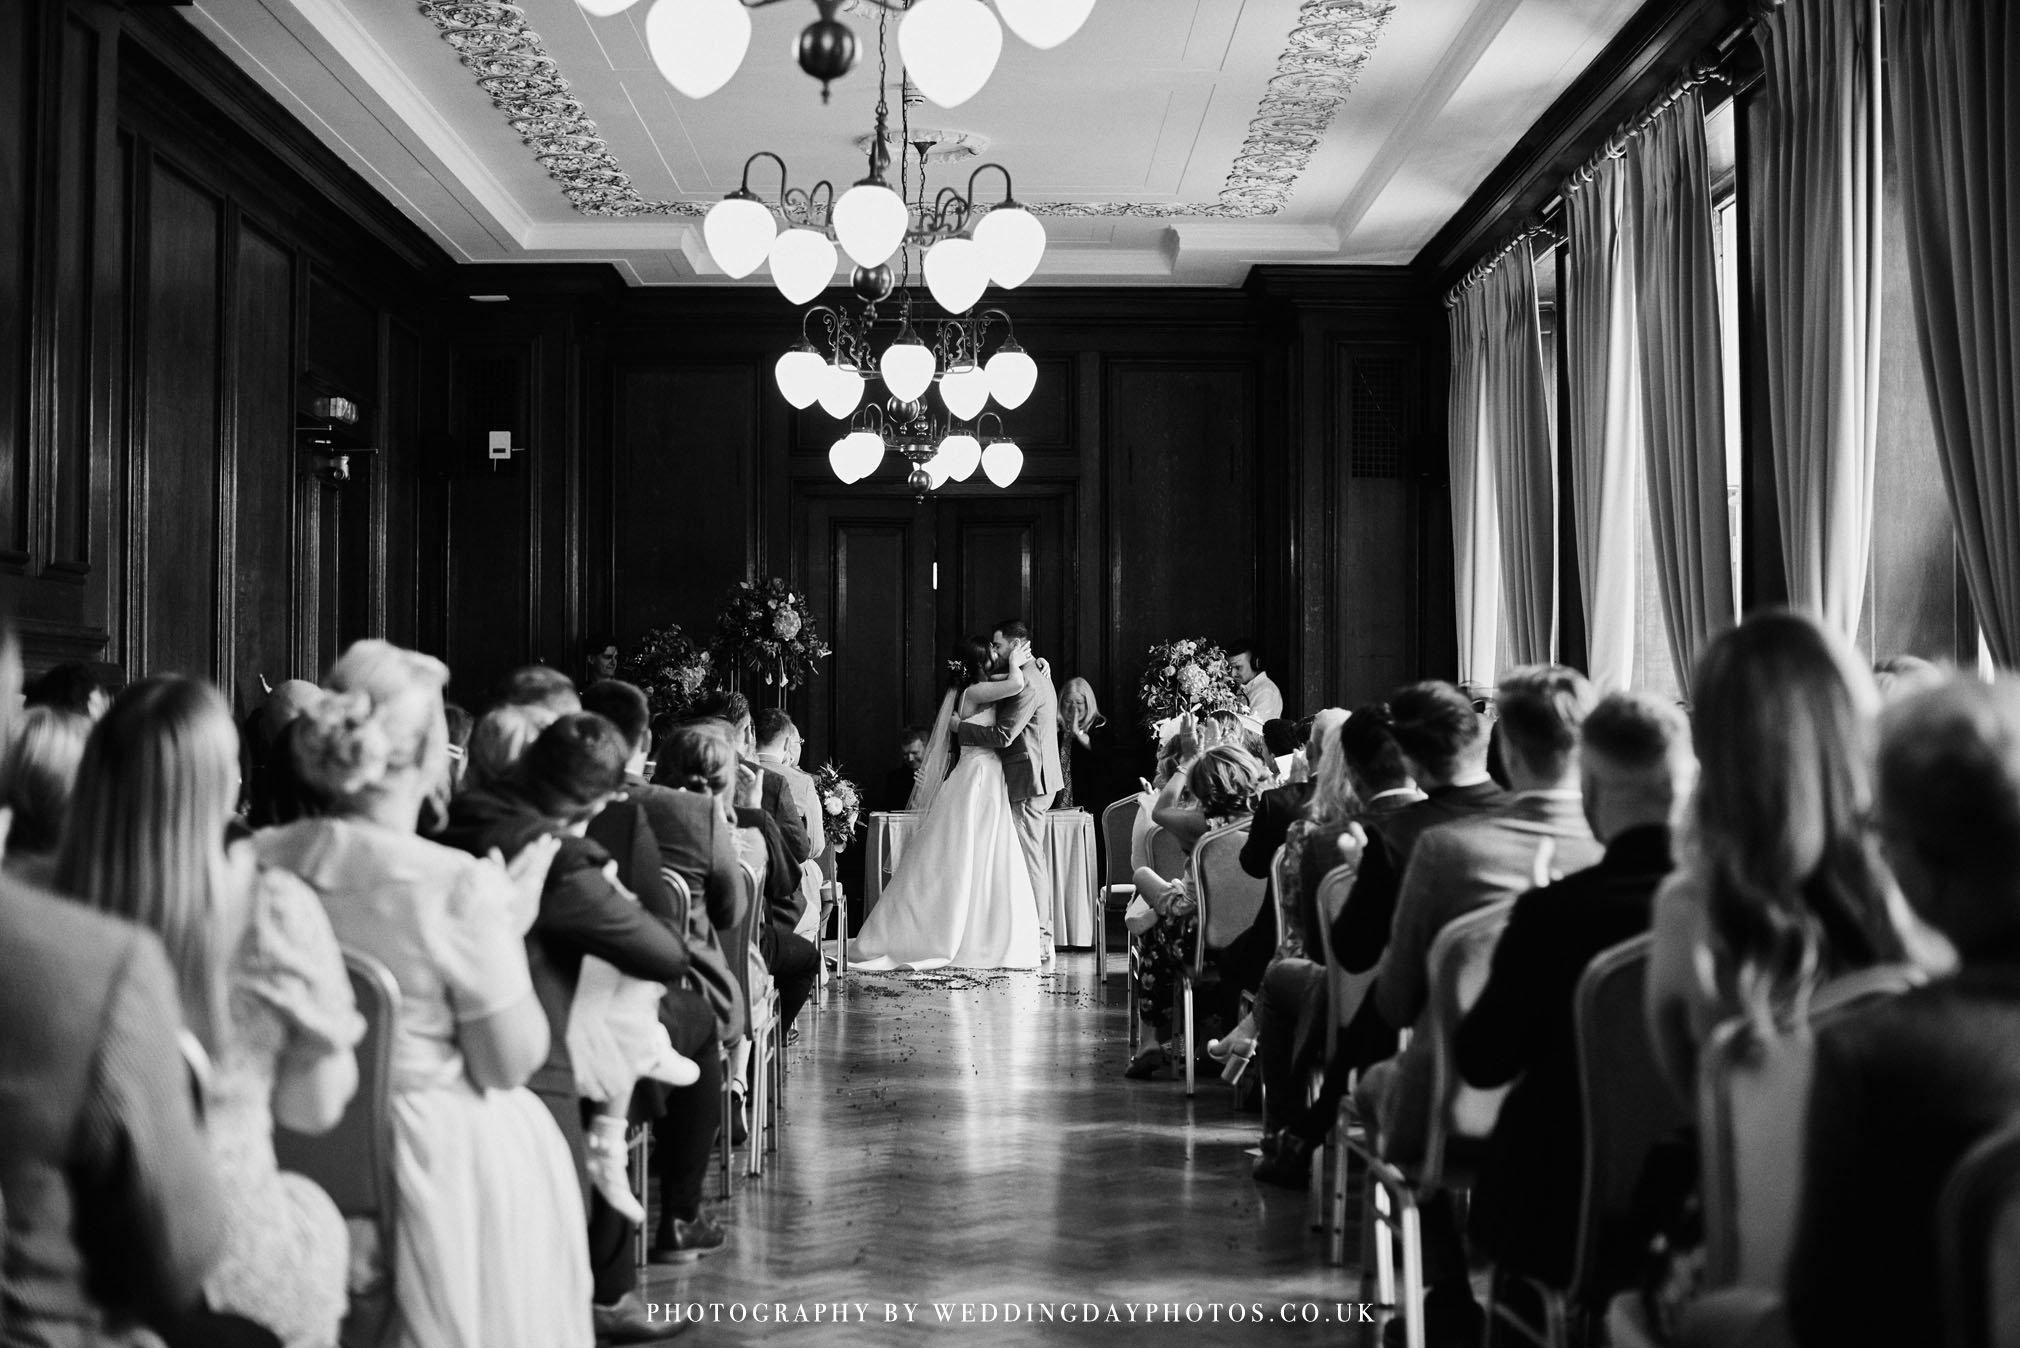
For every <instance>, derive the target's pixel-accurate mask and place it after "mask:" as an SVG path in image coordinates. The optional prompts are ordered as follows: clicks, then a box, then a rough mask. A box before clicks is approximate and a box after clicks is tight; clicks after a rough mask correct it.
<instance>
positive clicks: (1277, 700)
mask: <svg viewBox="0 0 2020 1348" xmlns="http://www.w3.org/2000/svg"><path fill="white" fill-rule="evenodd" d="M1227 654H1228V659H1229V661H1230V662H1231V663H1232V664H1233V666H1234V676H1235V677H1236V678H1237V679H1239V680H1241V691H1242V695H1243V696H1244V697H1246V698H1247V699H1248V708H1249V710H1250V711H1251V712H1253V713H1255V718H1256V720H1258V721H1273V720H1275V719H1276V718H1278V717H1280V716H1282V715H1283V714H1284V695H1283V694H1282V693H1281V692H1279V691H1278V689H1277V685H1276V680H1275V679H1272V678H1271V677H1270V676H1269V675H1268V674H1266V673H1264V672H1263V668H1264V666H1263V658H1262V648H1261V647H1260V646H1258V645H1257V644H1256V641H1255V638H1254V637H1241V638H1239V639H1237V640H1235V641H1233V642H1230V643H1229V644H1228V648H1227Z"/></svg>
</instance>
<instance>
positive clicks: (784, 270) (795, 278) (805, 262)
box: [771, 229, 837, 304]
mask: <svg viewBox="0 0 2020 1348" xmlns="http://www.w3.org/2000/svg"><path fill="white" fill-rule="evenodd" d="M771 260H772V284H773V285H775V286H777V287H778V288H779V294H781V295H784V296H785V297H786V299H787V300H788V301H789V302H791V303H793V304H805V303H806V302H807V301H809V300H811V299H813V297H814V296H816V295H818V294H820V293H821V292H822V291H823V290H826V289H827V288H828V282H830V281H832V280H834V279H835V263H836V260H837V259H836V255H835V246H834V245H833V244H832V243H829V242H828V238H827V235H825V234H822V233H821V232H820V231H818V230H812V229H789V230H786V231H785V232H784V233H782V234H780V235H779V236H778V237H777V238H776V239H773V240H772V252H771Z"/></svg>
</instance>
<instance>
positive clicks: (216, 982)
mask: <svg viewBox="0 0 2020 1348" xmlns="http://www.w3.org/2000/svg"><path fill="white" fill-rule="evenodd" d="M237 779H238V734H237V732H236V731H235V730H234V729H233V728H232V723H231V713H230V711H229V709H227V708H226V706H225V702H224V699H223V698H222V697H221V696H219V694H218V692H217V690H216V689H214V688H212V687H211V686H210V685H209V684H205V683H199V682H197V681H195V680H193V679H183V678H162V679H147V680H143V681H142V682H140V683H136V684H132V685H129V686H128V687H127V689H126V690H125V691H124V692H122V693H121V694H120V695H119V696H118V698H116V699H115V700H114V701H113V703H112V706H111V708H110V709H109V710H108V711H107V712H106V714H105V716H104V717H103V718H102V719H101V720H100V721H99V722H98V726H97V728H96V729H95V730H93V731H92V734H91V739H90V742H89V744H88V745H87V746H86V748H85V752H84V760H83V763H82V764H81V766H80V767H79V769H78V775H77V791H76V796H75V799H74V801H73V804H72V808H71V815H70V822H69V824H68V826H67V827H66V828H65V830H64V835H63V847H62V850H61V852H60V853H59V854H58V857H57V864H56V874H55V883H56V886H57V888H58V889H60V890H62V891H63V892H65V893H68V894H72V895H74V896H76V897H77V898H79V899H82V900H83V901H84V902H85V903H87V904H89V905H91V906H92V907H94V908H97V909H99V910H101V911H103V912H105V913H108V914H111V915H112V916H114V917H121V918H126V919H128V920H129V921H132V922H136V923H138V924H139V925H141V926H144V927H147V928H148V929H150V930H152V931H153V932H154V933H155V934H156V935H158V936H159V937H161V939H162V943H163V945H164V946H165V947H166V948H167V950H168V954H169V959H170V961H171V962H172V963H173V964H174V967H175V971H176V979H177V984H178V990H179V992H180V996H181V1002H182V1009H183V1016H182V1018H183V1023H184V1024H185V1025H186V1026H188V1028H189V1030H190V1032H191V1033H192V1034H194V1035H195V1037H196V1039H197V1041H198V1042H199V1043H200V1044H201V1045H202V1046H203V1050H204V1053H205V1054H206V1055H207V1056H208V1057H209V1059H210V1062H211V1064H212V1068H211V1071H210V1073H209V1076H208V1079H207V1081H206V1082H205V1085H204V1091H203V1096H204V1113H205V1122H206V1125H207V1127H206V1135H207V1140H208V1142H209V1146H210V1153H211V1164H212V1168H213V1170H214V1171H215V1173H216V1176H217V1181H218V1185H219V1188H220V1190H221V1191H222V1193H223V1195H224V1208H225V1221H226V1227H227V1232H228V1234H227V1239H226V1244H225V1252H224V1258H223V1259H222V1260H220V1261H219V1263H218V1264H217V1266H216V1267H215V1268H213V1269H212V1270H211V1272H210V1276H209V1277H208V1278H207V1279H206V1280H205V1282H204V1293H205V1299H206V1301H207V1302H208V1304H209V1306H210V1307H211V1309H213V1310H217V1311H224V1312H229V1313H232V1314H236V1315H241V1316H244V1317H245V1318H246V1319H248V1320H251V1321H253V1322H255V1323H257V1324H260V1325H263V1326H265V1327H266V1328H268V1329H270V1330H272V1331H273V1332H274V1333H275V1334H277V1335H279V1336H280V1338H281V1340H282V1341H283V1342H285V1343H287V1344H289V1345H296V1346H299V1348H333V1346H334V1345H335V1343H336V1341H337V1328H338V1326H339V1324H340V1323H341V1322H342V1320H343V1318H344V1311H345V1309H346V1306H347V1304H348V1298H347V1296H346V1291H345V1276H346V1273H347V1271H348V1263H349V1255H350V1242H349V1237H348V1235H347V1233H346V1231H345V1228H344V1219H343V1217H342V1216H341V1215H339V1214H338V1212H337V1208H336V1204H334V1203H332V1202H331V1201H330V1198H329V1195H328V1194H325V1193H324V1192H323V1191H322V1190H321V1189H320V1188H318V1187H317V1186H316V1185H315V1184H313V1183H311V1182H310V1181H308V1180H306V1179H303V1178H302V1177H301V1176H299V1175H290V1174H284V1173H282V1171H281V1170H280V1168H279V1166H278V1165H277V1164H276V1162H275V1160H274V1150H273V1128H274V1124H275V1123H276V1122H278V1123H280V1124H283V1125H285V1126H286V1127H289V1128H292V1129H294V1130H296V1131H297V1132H304V1133H320V1132H325V1131H327V1130H328V1129H329V1128H331V1127H332V1126H333V1125H334V1124H335V1123H336V1122H337V1120H338V1119H339V1118H341V1117H342V1116H343V1111H344V1106H345V1105H346V1104H348V1103H349V1102H350V1098H351V1094H352V1092H353V1091H355V1090H356V1089H357V1084H358V1068H357V1063H356V1061H355V1059H354V1058H353V1057H352V1052H351V1050H352V1048H353V1046H354V1045H356V1043H357V1042H358V1040H359V1039H360V1038H361V1037H362V1036H363V1034H364V1021H363V1018H362V1017H360V1016H359V1015H358V1011H357V1007H356V1006H355V1005H354V1004H353V1003H352V1000H351V985H350V979H349V976H348V975H347V974H346V973H345V970H344V960H343V955H342V954H341V953H340V952H339V950H338V948H337V941H336V937H335V936H334V935H333V934H332V933H331V931H330V923H329V919H328V918H326V917H325V916H324V915H323V910H322V907H321V906H320V905H319V904H318V903H317V902H316V896H315V895H314V894H312V893H311V892H310V891H309V890H308V889H307V888H306V887H305V886H304V885H303V884H302V883H301V881H299V880H297V879H296V878H295V877H293V876H291V875H288V874H286V873H284V872H281V871H276V870H271V869H267V868H264V867H259V866H256V865H255V864H254V862H253V858H252V855H251V853H250V851H248V850H246V849H242V848H241V849H234V851H233V853H232V855H231V856H229V857H227V856H226V854H225V849H224V837H225V831H224V829H225V821H226V820H227V819H229V818H230V817H231V814H232V806H233V803H234V802H233V797H234V795H235V793H236V791H237V786H238V780H237Z"/></svg>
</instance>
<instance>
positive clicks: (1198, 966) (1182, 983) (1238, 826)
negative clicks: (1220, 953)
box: [1179, 822, 1265, 1096]
mask: <svg viewBox="0 0 2020 1348" xmlns="http://www.w3.org/2000/svg"><path fill="white" fill-rule="evenodd" d="M1247 841H1248V824H1247V823H1245V822H1244V823H1235V824H1222V825H1221V826H1220V827H1218V828H1216V829H1213V830H1211V831H1209V832H1208V833H1207V835H1206V836H1205V837H1203V838H1201V839H1200V840H1199V842H1198V843H1197V844H1195V845H1194V847H1193V849H1192V876H1193V897H1194V898H1195V899H1196V900H1197V901H1198V903H1199V921H1198V923H1197V925H1196V927H1195V930H1194V936H1193V943H1192V958H1191V959H1190V960H1188V961H1186V963H1185V964H1183V965H1182V966H1180V970H1179V1000H1180V1004H1181V1007H1182V1011H1181V1013H1180V1014H1181V1015H1182V1016H1183V1018H1184V1019H1183V1024H1184V1038H1185V1093H1186V1094H1187V1095H1188V1096H1190V1095H1191V1094H1192V1093H1193V1078H1194V1076H1195V1075H1196V1073H1197V1071H1198V1067H1197V1065H1196V1063H1195V1061H1194V1059H1195V1058H1196V1057H1197V1056H1198V1045H1197V1044H1196V1043H1195V1042H1194V1034H1193V990H1194V988H1195V987H1197V986H1198V984H1199V982H1200V980H1201V979H1202V978H1204V977H1205V975H1206V967H1207V960H1208V957H1209V956H1210V955H1211V954H1212V953H1213V952H1214V951H1216V950H1224V949H1226V948H1227V946H1228V945H1229V943H1231V942H1232V941H1233V940H1234V939H1235V938H1236V937H1237V936H1240V935H1241V934H1242V933H1243V932H1245V931H1247V930H1248V929H1249V926H1250V924H1252V923H1253V922H1254V921H1255V919H1256V914H1257V913H1259V912H1261V911H1262V906H1263V901H1264V898H1265V896H1264V893H1263V890H1264V885H1263V882H1262V881H1260V880H1258V879H1256V878H1255V877H1254V876H1253V875H1250V874H1249V873H1248V872H1247V871H1245V870H1243V869H1242V868H1241V849H1242V844H1243V843H1245V842H1247Z"/></svg>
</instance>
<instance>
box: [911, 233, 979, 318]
mask: <svg viewBox="0 0 2020 1348" xmlns="http://www.w3.org/2000/svg"><path fill="white" fill-rule="evenodd" d="M988 288H989V259H988V256H987V255H986V254H985V253H983V251H982V248H981V245H979V244H977V243H976V242H975V241H974V240H973V239H962V238H953V239H942V240H940V241H939V242H938V243H936V244H934V245H933V246H932V247H931V248H928V249H927V250H926V289H928V290H930V291H931V292H933V303H935V304H937V305H939V306H940V307H941V308H942V309H945V310H946V311H947V312H948V313H950V314H965V313H967V312H968V311H969V310H970V309H972V308H974V307H975V301H976V300H979V299H981V298H982V292H983V291H984V290H987V289H988Z"/></svg>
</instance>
